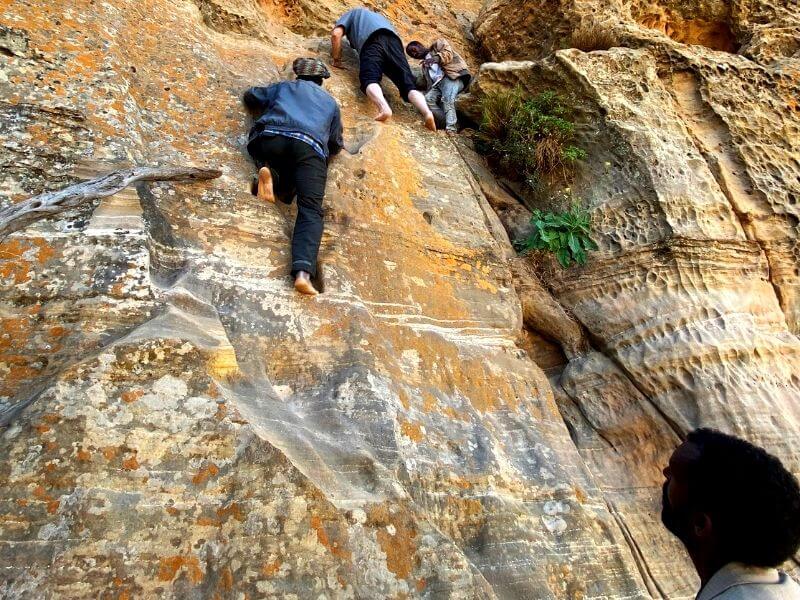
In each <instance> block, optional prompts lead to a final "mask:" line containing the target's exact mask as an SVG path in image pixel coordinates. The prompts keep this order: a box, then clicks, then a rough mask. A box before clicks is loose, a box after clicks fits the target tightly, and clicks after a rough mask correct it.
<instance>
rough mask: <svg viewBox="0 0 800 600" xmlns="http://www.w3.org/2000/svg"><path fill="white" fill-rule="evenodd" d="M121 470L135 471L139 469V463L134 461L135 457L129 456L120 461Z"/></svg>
mask: <svg viewBox="0 0 800 600" xmlns="http://www.w3.org/2000/svg"><path fill="white" fill-rule="evenodd" d="M122 468H123V469H125V470H126V471H135V470H136V469H138V468H139V461H138V460H136V455H135V454H134V455H132V456H129V457H128V458H126V459H125V460H123V461H122Z"/></svg>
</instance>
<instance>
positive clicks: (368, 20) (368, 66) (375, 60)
mask: <svg viewBox="0 0 800 600" xmlns="http://www.w3.org/2000/svg"><path fill="white" fill-rule="evenodd" d="M344 36H346V37H347V40H348V41H349V42H350V45H351V46H352V47H353V48H355V49H356V50H357V51H358V57H359V70H358V77H359V80H360V82H361V91H363V92H364V93H365V94H366V95H367V97H368V98H369V99H370V100H371V101H372V102H373V104H375V106H376V107H377V108H378V116H377V117H375V120H377V121H386V120H387V119H389V118H390V117H391V116H392V109H391V108H390V107H389V103H388V102H387V101H386V98H385V97H384V95H383V90H381V86H380V82H381V79H382V78H383V76H384V75H386V76H387V77H388V78H389V79H391V80H392V82H393V83H394V84H395V85H396V86H397V89H398V90H400V96H401V97H402V98H403V100H404V101H405V102H410V103H411V104H412V105H413V106H414V108H416V109H417V111H419V114H421V115H422V118H423V120H424V121H425V126H426V127H427V128H428V129H430V130H431V131H436V121H435V120H434V118H433V113H432V112H431V110H430V108H428V104H427V103H426V101H425V96H423V95H422V93H421V92H420V91H418V90H417V89H416V87H417V85H416V79H415V77H414V75H413V73H411V67H410V66H409V65H408V60H407V59H406V56H405V54H404V53H403V43H402V41H401V40H400V36H399V35H398V34H397V32H396V31H395V29H394V27H393V26H392V24H391V23H390V22H389V20H388V19H387V18H386V17H384V16H383V15H380V14H378V13H376V12H372V11H371V10H368V9H366V8H355V9H353V10H351V11H348V12H346V13H345V14H344V15H342V16H341V18H340V19H339V20H338V21H337V22H336V26H335V27H334V29H333V33H332V34H331V57H332V64H333V66H335V67H341V66H342V62H341V61H342V37H344Z"/></svg>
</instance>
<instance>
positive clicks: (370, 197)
mask: <svg viewBox="0 0 800 600" xmlns="http://www.w3.org/2000/svg"><path fill="white" fill-rule="evenodd" d="M526 4H533V3H512V4H509V5H508V6H506V8H505V9H504V10H505V12H502V11H499V9H498V7H499V6H500V4H499V3H498V4H495V5H489V6H487V7H484V8H483V10H482V14H483V16H482V17H481V19H479V21H478V27H477V28H476V32H477V34H478V36H479V37H480V38H481V40H482V42H483V45H484V47H485V48H488V49H489V50H490V51H492V52H495V53H496V56H495V58H496V59H504V58H507V56H505V55H504V54H503V52H502V51H501V49H500V46H499V45H498V46H497V47H495V48H493V47H492V46H491V43H490V42H488V41H487V40H489V39H490V38H491V39H497V40H500V39H501V38H502V37H503V36H501V35H500V34H499V30H497V29H496V27H499V26H501V25H502V23H504V21H502V19H501V20H500V21H497V22H496V24H495V25H492V24H491V23H490V19H489V18H488V17H486V15H492V14H495V15H497V14H500V15H501V16H503V15H505V16H503V18H510V17H513V14H514V13H513V11H514V10H516V6H517V5H526ZM577 4H578V3H577V2H576V5H577ZM675 4H676V5H675V6H674V7H673V6H669V7H665V9H669V11H667V12H668V13H669V15H671V16H670V19H672V21H675V20H676V19H677V17H676V16H674V15H676V14H679V15H680V16H681V18H682V19H684V20H687V19H688V20H692V19H693V20H694V21H698V20H705V21H714V22H717V21H720V20H722V21H724V22H725V23H727V26H728V28H729V29H730V31H731V32H732V35H735V36H736V40H737V43H741V44H744V43H747V44H749V46H748V47H750V48H751V54H750V56H751V58H755V59H756V60H758V61H759V62H761V63H762V64H760V65H759V64H755V63H754V62H753V61H751V60H748V59H746V58H742V57H737V56H733V55H723V54H720V53H714V52H711V51H706V50H703V49H691V48H688V47H686V46H684V45H682V44H681V43H679V41H676V40H669V39H667V38H664V39H661V37H659V36H660V34H658V33H655V32H649V30H648V31H645V29H644V28H643V26H641V25H638V24H635V22H636V19H635V18H634V17H633V16H631V17H630V23H628V21H626V20H625V19H627V18H628V17H627V15H629V14H630V15H633V14H634V13H635V10H634V9H632V8H630V7H629V8H628V9H625V10H627V11H629V12H625V11H623V13H624V15H626V16H625V19H623V21H625V22H626V23H628V24H627V25H626V27H628V28H629V29H630V31H632V32H634V33H631V34H630V39H640V40H642V41H641V43H640V44H638V49H615V50H613V51H611V52H604V53H591V54H584V53H581V52H577V51H564V52H560V53H558V54H557V55H555V56H552V57H550V58H547V59H545V60H543V61H540V62H523V63H513V64H504V65H488V66H487V67H486V68H485V69H484V70H483V71H482V74H481V78H480V82H479V85H478V86H477V87H476V91H475V94H474V97H478V96H479V95H480V93H481V91H482V90H486V89H489V88H490V87H491V86H493V85H498V86H506V85H510V84H514V83H516V82H520V83H521V84H522V85H524V86H526V87H527V88H528V89H531V90H536V89H538V88H540V87H542V86H544V85H548V86H557V87H558V88H559V89H563V90H564V91H565V92H566V93H568V94H569V95H570V96H571V97H572V98H574V99H575V100H576V108H577V109H578V114H579V120H580V131H579V133H580V141H581V142H582V143H583V144H584V146H585V147H586V148H587V150H588V151H589V154H590V159H589V160H588V161H587V162H586V165H585V167H584V168H583V170H582V171H581V172H580V173H579V174H578V177H577V179H576V182H575V183H574V186H573V187H574V189H575V190H577V191H578V193H579V194H580V195H581V196H582V197H583V198H585V199H586V200H587V202H588V203H589V205H590V206H591V208H592V210H593V213H594V215H595V221H596V223H597V227H598V235H597V238H598V239H597V241H598V242H599V243H600V245H601V251H600V252H598V253H596V254H595V255H593V256H592V262H591V263H590V265H588V266H587V267H586V268H584V269H580V270H576V271H568V272H563V273H562V272H559V271H553V274H554V275H553V277H552V278H551V279H548V280H547V281H544V282H543V281H540V280H539V279H538V278H537V276H536V274H535V273H534V272H533V271H532V269H531V267H530V265H528V264H526V263H525V261H522V260H520V259H519V258H517V257H515V256H514V253H513V250H512V249H511V246H510V243H509V234H510V235H511V236H512V237H515V238H516V237H518V236H519V235H522V234H523V233H524V231H525V230H526V229H525V221H526V218H527V217H526V212H525V209H523V208H521V207H520V206H518V205H515V204H514V203H513V201H512V200H513V199H512V198H511V197H510V196H509V195H508V194H507V192H505V191H504V190H503V188H502V187H501V186H499V185H498V184H497V182H495V181H494V180H493V178H492V177H491V175H490V174H489V173H488V172H487V171H485V169H483V168H482V166H481V164H480V161H479V160H478V159H476V157H475V156H474V155H471V154H470V153H469V152H468V151H466V149H465V148H463V147H462V145H461V144H460V143H458V144H455V143H453V142H452V141H451V140H450V139H448V138H446V137H444V136H436V137H434V136H432V135H430V134H429V133H427V132H426V131H425V130H423V129H422V128H421V126H420V124H419V122H418V120H417V119H416V118H415V117H414V115H413V114H411V112H410V111H409V110H408V109H405V108H401V107H400V106H399V104H400V103H399V98H397V95H396V94H393V95H392V100H393V103H394V104H395V106H396V107H397V108H398V110H397V111H396V118H395V119H394V120H393V122H391V123H390V124H388V125H379V124H376V123H374V122H373V121H372V120H371V112H372V111H371V108H370V107H369V106H368V103H367V102H366V100H365V99H364V97H363V96H362V95H361V94H360V93H359V92H358V91H357V83H356V68H355V62H354V61H353V56H352V55H350V56H348V63H347V66H348V69H347V70H345V71H339V70H336V71H335V72H334V73H333V77H332V79H331V80H329V82H328V83H327V84H326V85H327V87H328V89H330V90H331V92H332V93H333V94H334V96H335V97H336V98H337V99H338V100H339V101H340V103H341V104H342V108H343V115H344V121H345V126H346V138H347V141H348V147H349V148H350V149H351V150H352V151H353V154H349V153H345V154H344V155H343V156H341V157H338V158H337V159H335V160H334V162H333V163H332V166H331V171H330V178H329V184H328V193H327V197H326V233H325V237H324V239H323V248H322V252H321V263H322V267H321V279H322V284H323V288H324V293H323V294H322V295H320V296H319V297H317V298H315V299H307V298H300V297H298V296H297V295H296V294H295V293H294V291H293V290H292V289H291V286H290V284H289V281H288V277H287V271H288V265H289V246H288V240H289V235H290V232H291V224H292V220H293V213H292V209H291V208H288V207H285V206H283V205H277V206H272V205H269V206H264V205H262V204H260V203H259V202H257V201H256V200H255V198H253V197H252V196H251V195H250V194H249V184H250V178H251V176H252V174H253V167H252V165H251V164H250V163H249V160H248V159H247V156H246V153H245V151H244V141H245V139H246V132H247V123H246V120H245V114H244V111H243V109H242V106H241V101H240V97H241V94H242V92H243V91H244V90H245V89H246V88H247V87H248V86H249V85H252V84H254V83H266V82H270V81H274V80H276V79H277V78H279V77H280V76H281V73H283V72H285V65H287V64H288V63H290V61H291V59H292V58H294V57H295V56H296V55H298V54H314V53H317V52H321V53H322V54H324V53H325V49H326V47H327V46H326V42H325V40H324V37H322V36H323V33H324V32H325V31H326V30H327V28H328V27H329V26H330V23H331V21H333V19H334V18H335V16H336V15H337V14H338V13H339V12H341V11H343V10H344V9H345V8H347V7H348V6H350V5H351V3H345V2H342V1H337V0H331V1H325V2H323V1H321V0H302V1H297V2H277V1H261V0H259V1H257V0H196V1H194V2H190V1H188V0H179V1H177V2H167V1H166V0H146V1H144V2H142V1H134V0H112V1H109V2H103V3H99V2H96V1H95V0H78V1H76V0H69V1H67V0H55V1H52V2H47V3H42V2H37V1H32V0H10V1H9V2H5V3H3V4H2V5H0V49H1V50H2V54H3V62H2V64H0V111H1V112H2V117H3V118H2V121H0V136H2V137H1V138H0V142H2V145H0V159H1V160H2V164H3V170H2V174H0V195H1V196H2V198H1V200H2V202H3V205H4V206H5V205H7V204H9V203H12V202H18V201H20V200H22V199H24V198H27V197H29V196H32V195H34V194H37V193H40V192H42V191H45V190H48V189H58V188H61V187H63V186H65V185H67V184H70V183H73V182H75V181H78V180H81V179H86V178H90V177H93V176H95V175H97V174H98V173H104V172H107V171H111V170H115V169H117V168H120V167H124V166H129V165H131V164H142V165H153V164H187V163H190V164H197V165H201V166H209V167H217V168H220V169H222V171H223V176H222V178H220V179H219V180H216V181H213V182H210V183H203V184H192V185H183V184H166V183H159V184H140V185H138V186H137V187H136V188H135V189H129V190H126V191H125V192H122V193H120V194H117V195H115V196H113V197H110V198H107V199H104V200H102V201H100V202H99V204H97V205H92V206H86V207H84V208H81V209H77V210H75V211H73V212H72V213H69V214H67V215H65V216H64V217H63V218H60V219H58V220H53V221H47V222H39V223H36V224H34V225H31V226H30V227H28V228H27V229H25V230H24V231H21V232H18V233H15V234H14V235H12V236H10V237H9V238H8V239H7V240H6V241H5V242H4V243H3V244H2V245H0V253H1V254H0V286H1V289H2V297H0V309H1V311H0V329H1V331H0V373H2V376H3V377H2V383H0V456H2V457H3V459H4V460H2V461H0V490H2V491H0V597H4V598H5V597H8V598H40V597H68V598H96V597H119V598H126V597H127V598H133V597H148V598H151V597H152V598H155V597H159V598H160V597H164V598H190V597H191V598H196V597H203V598H214V597H221V598H242V597H249V598H260V597H300V598H306V597H315V598H316V597H340V598H347V597H354V598H384V597H387V598H390V597H391V598H393V597H409V596H410V597H453V598H492V597H498V598H512V597H526V598H565V599H566V598H570V599H573V598H574V599H577V598H588V597H607V598H620V599H621V598H646V597H651V596H652V597H668V598H682V597H687V598H688V597H691V596H693V592H694V587H695V585H696V582H695V581H694V579H693V575H692V571H691V570H690V568H689V566H688V565H687V564H686V562H685V560H684V559H683V554H682V553H681V551H680V548H679V547H678V545H677V544H676V543H675V542H674V541H672V540H671V539H669V537H668V536H667V535H666V534H665V533H664V532H663V530H662V529H661V527H660V524H659V520H658V502H659V485H660V468H661V466H662V465H663V463H664V462H665V459H666V457H667V456H668V454H669V452H670V451H671V449H672V447H674V445H675V443H677V441H678V439H679V435H680V434H681V433H682V432H684V431H685V430H687V429H689V428H691V427H694V426H697V425H715V426H719V427H723V428H725V429H727V430H731V431H734V432H736V433H739V434H742V435H746V436H747V437H749V438H751V439H754V440H755V441H758V442H759V443H762V444H764V445H766V446H768V447H769V448H770V449H771V450H773V451H774V452H777V453H778V454H780V455H781V456H782V458H784V459H785V460H786V461H787V463H788V464H789V465H790V466H791V468H793V469H794V470H795V471H798V470H800V455H798V451H797V448H798V447H799V446H798V442H800V440H798V431H800V423H799V419H800V415H799V414H798V408H797V400H796V398H797V397H798V396H797V392H798V386H800V380H799V379H798V373H800V368H798V367H799V365H798V362H799V361H800V357H799V355H798V349H799V348H800V346H798V340H797V337H796V335H794V334H793V333H792V331H794V332H795V333H797V331H798V321H799V319H800V312H798V311H800V309H799V308H798V306H797V304H798V300H797V298H798V296H797V289H798V288H797V286H798V274H797V242H796V240H797V235H796V234H797V222H798V221H797V218H798V216H800V215H798V214H797V210H798V209H797V207H796V206H795V203H793V202H792V198H795V199H796V197H797V196H798V187H797V186H798V179H797V174H798V169H800V164H799V163H798V161H797V159H796V153H797V147H796V144H797V142H798V136H797V135H795V134H796V133H797V114H798V113H797V111H796V110H795V108H796V107H792V105H791V98H792V94H795V98H796V93H795V92H796V91H797V81H798V79H797V72H796V65H795V62H796V61H794V59H791V58H787V56H791V53H790V51H791V43H789V42H786V40H788V39H790V38H789V37H786V32H787V31H789V30H790V27H791V25H790V24H789V23H790V20H791V17H792V15H791V11H790V10H789V9H787V10H783V9H781V8H780V7H778V8H774V9H772V13H771V14H768V13H766V12H764V11H766V8H764V7H754V8H752V9H749V10H748V11H744V10H743V9H741V10H740V9H739V8H737V9H736V10H737V11H738V12H736V15H740V13H741V14H742V15H745V13H746V15H745V16H747V15H749V16H748V17H747V19H749V20H747V19H745V18H744V17H741V16H736V17H735V18H734V17H730V18H729V17H728V16H725V15H727V13H725V15H722V16H720V14H718V13H719V12H720V10H722V9H721V8H719V7H703V8H702V9H701V8H697V9H696V10H694V12H691V11H690V12H686V11H685V10H683V9H681V7H680V6H678V3H675ZM384 8H385V11H386V12H387V14H389V16H391V17H392V18H393V20H394V21H395V22H396V23H398V27H399V29H400V31H401V33H402V34H403V35H404V36H405V37H407V38H410V37H418V38H423V39H427V38H431V37H433V36H434V35H440V34H445V35H447V36H449V37H451V38H452V39H453V40H454V42H455V44H456V46H457V47H458V48H459V50H461V51H462V52H464V53H465V54H466V55H468V56H471V55H472V51H471V48H470V44H469V35H470V33H469V32H470V30H471V23H472V21H473V20H474V19H475V18H476V17H477V15H478V13H479V12H480V11H481V6H480V5H479V2H478V1H477V0H458V1H452V2H448V3H437V4H436V5H430V6H429V5H428V4H427V3H418V2H394V3H391V5H388V4H387V6H385V7H384ZM567 8H568V7H567V5H566V4H565V12H564V16H563V17H558V18H559V19H562V25H560V26H559V27H561V28H562V29H563V31H564V32H565V35H567V34H568V33H569V32H570V28H573V27H574V26H575V23H576V21H575V20H574V19H573V18H572V14H573V13H571V12H569V10H567ZM615 10H616V9H615ZM528 11H529V12H531V13H535V11H532V10H531V9H530V6H529V7H528ZM552 12H553V16H552V18H553V19H555V18H556V15H555V12H556V11H552ZM506 13H508V14H506ZM762 13H763V14H762ZM731 14H733V13H731ZM725 19H728V20H725ZM737 19H738V20H737ZM640 20H641V19H640ZM672 21H671V22H672ZM528 22H529V21H522V20H521V21H518V23H517V26H516V27H511V28H507V31H506V32H505V37H506V38H507V40H508V45H507V47H508V48H512V47H513V48H516V49H518V50H519V52H522V53H523V54H524V53H525V52H526V50H525V49H526V44H528V41H527V40H528V39H529V38H530V37H531V36H530V35H529V34H530V31H528V30H526V27H527V25H524V23H528ZM531 22H532V21H531ZM747 23H758V26H757V27H756V26H750V25H747ZM520 24H522V25H520ZM748 27H750V28H749V29H748ZM557 31H560V30H559V29H558V28H556V27H555V26H554V27H553V32H557ZM639 31H644V32H645V34H646V35H645V34H641V35H639V34H638V33H636V32H639ZM634 34H635V35H634ZM553 35H554V39H555V33H553ZM637 35H638V36H639V37H638V38H637V37H636V36H637ZM747 35H751V37H749V38H747V39H745V38H746V37H747ZM759 36H760V37H759ZM780 36H784V37H782V38H781V39H782V40H784V42H786V43H784V42H780V43H778V41H776V40H777V39H778V37H780ZM662 37H663V36H662ZM673 37H674V36H673ZM498 43H499V42H498ZM547 44H551V46H552V47H557V45H558V44H557V42H543V41H541V40H540V41H536V42H535V43H531V44H530V46H531V47H534V46H535V48H536V54H535V55H534V54H530V55H528V54H524V55H522V56H515V57H516V58H525V59H529V58H532V57H534V56H535V57H539V56H546V55H548V54H550V50H549V49H547V48H545V46H547ZM632 45H634V44H632ZM515 51H516V50H515ZM776 61H777V62H776ZM776 65H777V66H776ZM748 107H754V108H752V110H748ZM755 107H757V108H758V110H755ZM786 107H791V109H792V110H791V111H789V112H787V110H786ZM792 111H793V112H792ZM793 157H794V158H793ZM495 211H496V212H495ZM507 232H508V233H507ZM545 284H546V285H545ZM551 291H552V292H553V294H552V295H551V293H550V292H551ZM531 357H534V358H536V361H537V362H538V365H537V362H535V361H534V360H532V358H531ZM539 365H541V366H542V367H544V368H547V374H545V372H544V371H543V370H542V368H540V366H539Z"/></svg>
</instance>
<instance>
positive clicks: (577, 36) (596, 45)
mask: <svg viewBox="0 0 800 600" xmlns="http://www.w3.org/2000/svg"><path fill="white" fill-rule="evenodd" d="M571 43H572V47H573V48H577V49H578V50H582V51H584V52H593V51H595V50H610V49H611V48H614V47H616V46H619V45H620V40H619V38H618V37H617V35H616V34H615V33H614V31H613V30H612V29H610V28H609V27H607V26H604V25H600V24H599V23H592V24H588V25H582V26H580V27H578V28H577V29H575V30H574V31H573V32H572V39H571Z"/></svg>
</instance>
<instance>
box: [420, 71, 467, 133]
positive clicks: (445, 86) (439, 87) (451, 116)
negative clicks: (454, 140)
mask: <svg viewBox="0 0 800 600" xmlns="http://www.w3.org/2000/svg"><path fill="white" fill-rule="evenodd" d="M463 90H464V80H462V79H450V78H449V77H447V76H445V77H444V78H443V79H441V80H440V81H439V82H438V83H437V84H436V85H434V86H433V87H432V88H431V89H429V90H428V93H427V94H425V100H427V102H428V106H429V107H430V108H431V109H434V108H436V107H437V106H438V104H439V102H440V101H441V103H442V108H444V115H445V123H446V124H447V130H448V131H456V129H457V125H458V117H457V116H456V96H458V95H459V94H460V93H461V92H462V91H463Z"/></svg>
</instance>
